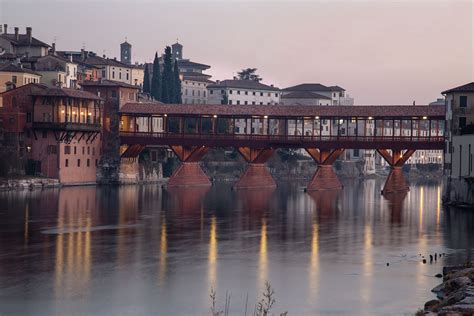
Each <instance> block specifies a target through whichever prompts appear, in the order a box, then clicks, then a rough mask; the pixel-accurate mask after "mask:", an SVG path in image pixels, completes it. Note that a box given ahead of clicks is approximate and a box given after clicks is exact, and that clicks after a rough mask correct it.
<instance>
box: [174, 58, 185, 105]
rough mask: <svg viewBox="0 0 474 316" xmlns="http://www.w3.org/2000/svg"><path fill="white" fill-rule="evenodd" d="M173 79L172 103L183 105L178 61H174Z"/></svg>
mask: <svg viewBox="0 0 474 316" xmlns="http://www.w3.org/2000/svg"><path fill="white" fill-rule="evenodd" d="M173 79H174V80H173V86H174V103H177V104H181V103H183V99H182V97H181V79H179V67H178V60H175V61H174V69H173Z"/></svg>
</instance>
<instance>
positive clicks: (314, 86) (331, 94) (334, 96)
mask: <svg viewBox="0 0 474 316" xmlns="http://www.w3.org/2000/svg"><path fill="white" fill-rule="evenodd" d="M310 93H313V94H316V95H315V96H311V94H310ZM285 95H293V97H292V101H293V102H296V103H299V102H301V103H304V102H310V103H317V102H318V100H320V99H321V97H320V96H325V97H327V98H330V100H331V105H353V104H354V99H353V98H351V97H350V96H349V95H347V94H346V90H345V89H343V88H341V87H339V86H325V85H322V84H320V83H302V84H299V85H296V86H292V87H288V88H285V89H283V90H282V99H283V98H285ZM296 96H299V97H300V98H296ZM322 100H324V101H323V102H324V103H327V99H322ZM287 102H288V101H287ZM322 105H325V104H322Z"/></svg>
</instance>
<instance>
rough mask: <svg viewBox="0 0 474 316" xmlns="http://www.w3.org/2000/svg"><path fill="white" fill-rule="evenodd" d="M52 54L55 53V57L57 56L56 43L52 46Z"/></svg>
mask: <svg viewBox="0 0 474 316" xmlns="http://www.w3.org/2000/svg"><path fill="white" fill-rule="evenodd" d="M51 53H53V55H56V43H53V44H52V45H51Z"/></svg>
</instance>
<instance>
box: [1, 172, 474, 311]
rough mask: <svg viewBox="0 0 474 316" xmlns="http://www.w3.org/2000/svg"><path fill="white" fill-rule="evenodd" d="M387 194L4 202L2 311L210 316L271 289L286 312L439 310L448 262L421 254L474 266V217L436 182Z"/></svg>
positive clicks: (130, 192) (199, 194) (288, 192)
mask: <svg viewBox="0 0 474 316" xmlns="http://www.w3.org/2000/svg"><path fill="white" fill-rule="evenodd" d="M382 185H383V182H382V181H378V180H368V181H364V182H357V181H355V182H347V183H345V187H344V190H342V191H330V192H309V193H305V192H303V191H301V190H300V189H299V187H298V186H288V185H287V186H285V185H281V186H280V187H279V188H277V189H276V190H245V191H232V190H231V189H230V186H226V185H222V184H218V185H215V186H213V187H212V188H210V189H209V188H203V189H202V190H174V191H173V190H166V191H163V190H162V189H161V188H159V187H158V186H127V187H120V188H108V187H104V188H97V189H96V188H94V187H83V188H81V187H79V188H66V189H62V190H48V191H44V192H42V193H41V194H38V193H35V192H28V193H0V217H1V218H0V247H1V249H2V253H0V284H2V290H1V292H0V305H1V306H2V308H4V310H5V312H6V313H7V314H35V312H36V311H37V310H38V308H40V309H41V310H42V311H44V313H46V314H67V313H68V311H71V310H74V311H77V313H79V314H94V313H95V314H127V315H131V314H157V313H158V314H165V315H168V314H188V315H191V314H205V313H207V312H208V293H209V289H210V287H214V288H216V289H217V290H218V293H221V296H223V295H224V294H223V293H225V291H226V290H229V291H231V292H232V302H235V305H234V306H235V307H234V308H236V309H237V308H238V306H240V305H239V304H240V303H242V304H241V305H242V306H244V304H245V297H246V295H247V293H249V304H253V303H252V302H250V301H251V299H252V298H254V297H256V296H258V293H259V292H260V291H261V288H262V285H263V283H264V282H265V281H266V280H269V281H270V282H271V284H272V287H273V288H274V289H275V291H276V293H277V305H276V306H275V310H276V311H280V310H289V311H290V313H291V314H294V315H300V314H312V315H314V314H316V315H318V314H325V313H336V314H351V315H352V314H359V315H363V314H391V313H393V312H396V313H405V312H406V313H410V312H412V311H413V310H417V308H418V307H419V305H420V304H421V303H420V302H424V301H426V300H428V299H430V298H431V294H430V292H429V289H430V288H431V287H432V286H434V285H435V284H436V282H437V280H436V279H434V278H432V277H430V275H433V274H435V273H438V272H439V271H440V269H441V266H442V265H443V264H444V262H443V261H440V262H439V263H438V264H431V265H430V264H426V265H423V264H422V263H421V260H420V259H421V258H420V257H419V256H418V254H419V253H422V254H423V255H427V254H429V253H434V252H454V254H453V255H452V256H451V257H449V258H447V259H443V260H447V261H449V262H450V263H453V262H456V261H463V260H465V258H466V255H467V254H468V249H469V248H470V247H472V245H473V244H474V226H473V225H474V224H473V223H474V218H473V217H474V215H473V213H472V212H471V213H469V212H467V211H458V210H449V209H447V210H445V209H444V208H443V207H442V205H441V188H440V184H439V183H421V184H416V183H415V184H412V187H411V191H410V192H409V193H408V194H407V195H394V196H392V197H390V198H388V199H387V198H385V197H382V196H381V195H380V188H381V186H382ZM387 262H389V263H390V266H389V267H387V266H386V263H387ZM413 283H415V286H413ZM388 285H389V286H388ZM18 297H22V299H23V301H24V302H27V303H26V304H19V303H17V302H18V300H17V298H18ZM335 297H337V300H335V299H334V298H335ZM28 302H31V304H30V303H28ZM104 302H107V304H104ZM5 306H6V307H5ZM38 306H39V307H38ZM249 306H250V305H249ZM241 312H242V311H241V310H236V311H235V314H240V313H241Z"/></svg>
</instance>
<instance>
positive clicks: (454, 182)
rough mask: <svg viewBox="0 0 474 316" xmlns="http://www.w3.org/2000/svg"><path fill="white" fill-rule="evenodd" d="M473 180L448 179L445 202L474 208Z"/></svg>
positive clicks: (444, 195) (444, 196)
mask: <svg viewBox="0 0 474 316" xmlns="http://www.w3.org/2000/svg"><path fill="white" fill-rule="evenodd" d="M472 180H473V179H472V178H471V179H468V178H448V179H446V182H445V183H446V185H445V188H444V194H443V201H444V202H445V203H448V204H451V205H472V206H474V183H473V181H472Z"/></svg>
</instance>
